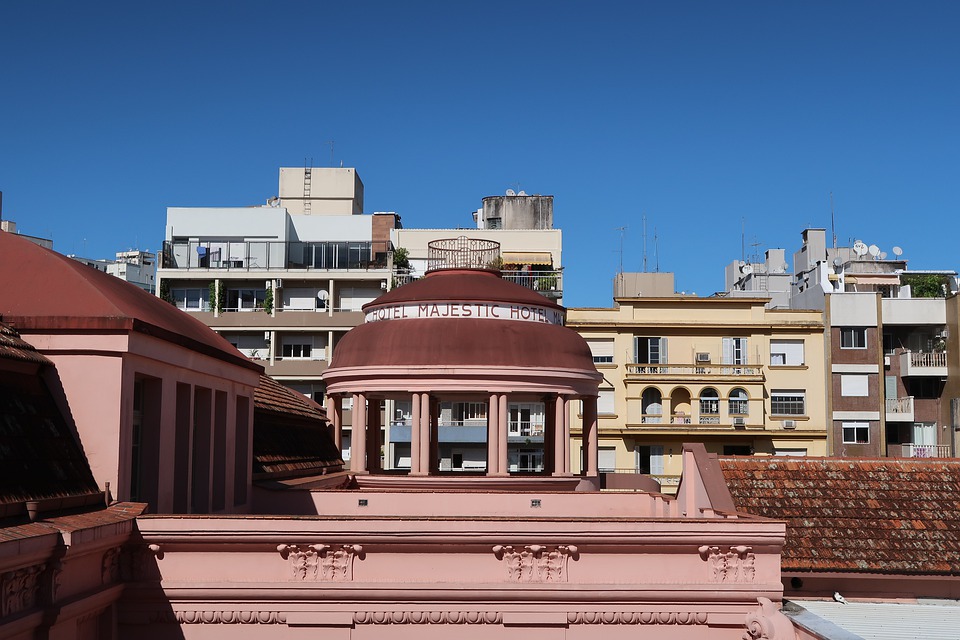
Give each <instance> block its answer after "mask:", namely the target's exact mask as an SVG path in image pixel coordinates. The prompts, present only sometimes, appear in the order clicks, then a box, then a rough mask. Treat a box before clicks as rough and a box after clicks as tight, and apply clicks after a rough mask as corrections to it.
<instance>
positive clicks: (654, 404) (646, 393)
mask: <svg viewBox="0 0 960 640" xmlns="http://www.w3.org/2000/svg"><path fill="white" fill-rule="evenodd" d="M641 403H642V409H643V416H642V418H641V421H642V422H643V423H644V424H660V422H661V421H662V420H663V418H662V414H663V396H662V395H661V393H660V389H657V388H656V387H648V388H646V389H644V390H643V396H642V399H641Z"/></svg>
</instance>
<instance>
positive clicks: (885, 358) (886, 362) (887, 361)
mask: <svg viewBox="0 0 960 640" xmlns="http://www.w3.org/2000/svg"><path fill="white" fill-rule="evenodd" d="M883 366H885V367H889V366H890V356H883Z"/></svg>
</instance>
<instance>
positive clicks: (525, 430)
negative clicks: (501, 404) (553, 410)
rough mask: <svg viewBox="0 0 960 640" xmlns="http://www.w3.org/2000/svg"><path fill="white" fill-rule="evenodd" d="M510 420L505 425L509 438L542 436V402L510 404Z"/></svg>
mask: <svg viewBox="0 0 960 640" xmlns="http://www.w3.org/2000/svg"><path fill="white" fill-rule="evenodd" d="M509 411H510V420H509V422H508V423H507V427H508V431H507V432H508V433H509V435H511V436H523V437H528V436H542V435H543V425H544V411H543V403H542V402H520V403H510V407H509Z"/></svg>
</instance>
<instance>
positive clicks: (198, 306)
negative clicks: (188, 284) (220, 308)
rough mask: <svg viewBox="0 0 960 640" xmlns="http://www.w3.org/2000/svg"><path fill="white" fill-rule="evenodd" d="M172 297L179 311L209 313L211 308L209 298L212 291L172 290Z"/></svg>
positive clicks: (207, 289) (206, 289)
mask: <svg viewBox="0 0 960 640" xmlns="http://www.w3.org/2000/svg"><path fill="white" fill-rule="evenodd" d="M170 296H171V298H173V303H174V304H175V305H177V308H178V309H183V310H185V311H207V310H209V308H210V307H209V306H208V304H207V298H208V297H209V296H210V289H209V288H205V289H171V290H170Z"/></svg>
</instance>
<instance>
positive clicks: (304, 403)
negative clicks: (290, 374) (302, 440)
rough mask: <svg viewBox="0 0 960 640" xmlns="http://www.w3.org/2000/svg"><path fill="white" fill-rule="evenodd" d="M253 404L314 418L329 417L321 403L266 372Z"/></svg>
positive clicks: (256, 406)
mask: <svg viewBox="0 0 960 640" xmlns="http://www.w3.org/2000/svg"><path fill="white" fill-rule="evenodd" d="M253 406H254V408H256V409H259V410H262V411H276V412H279V413H291V414H295V415H298V416H303V417H305V418H312V419H314V420H326V419H327V413H326V411H325V410H324V408H323V407H321V406H320V405H319V404H317V403H316V402H314V401H313V400H310V399H309V398H307V397H306V396H305V395H303V394H302V393H297V392H296V391H293V390H291V389H288V388H287V387H285V386H283V385H282V384H280V383H279V382H277V381H276V380H274V379H273V378H271V377H270V376H268V375H265V374H261V375H260V386H259V387H257V390H256V391H255V392H254V394H253Z"/></svg>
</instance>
